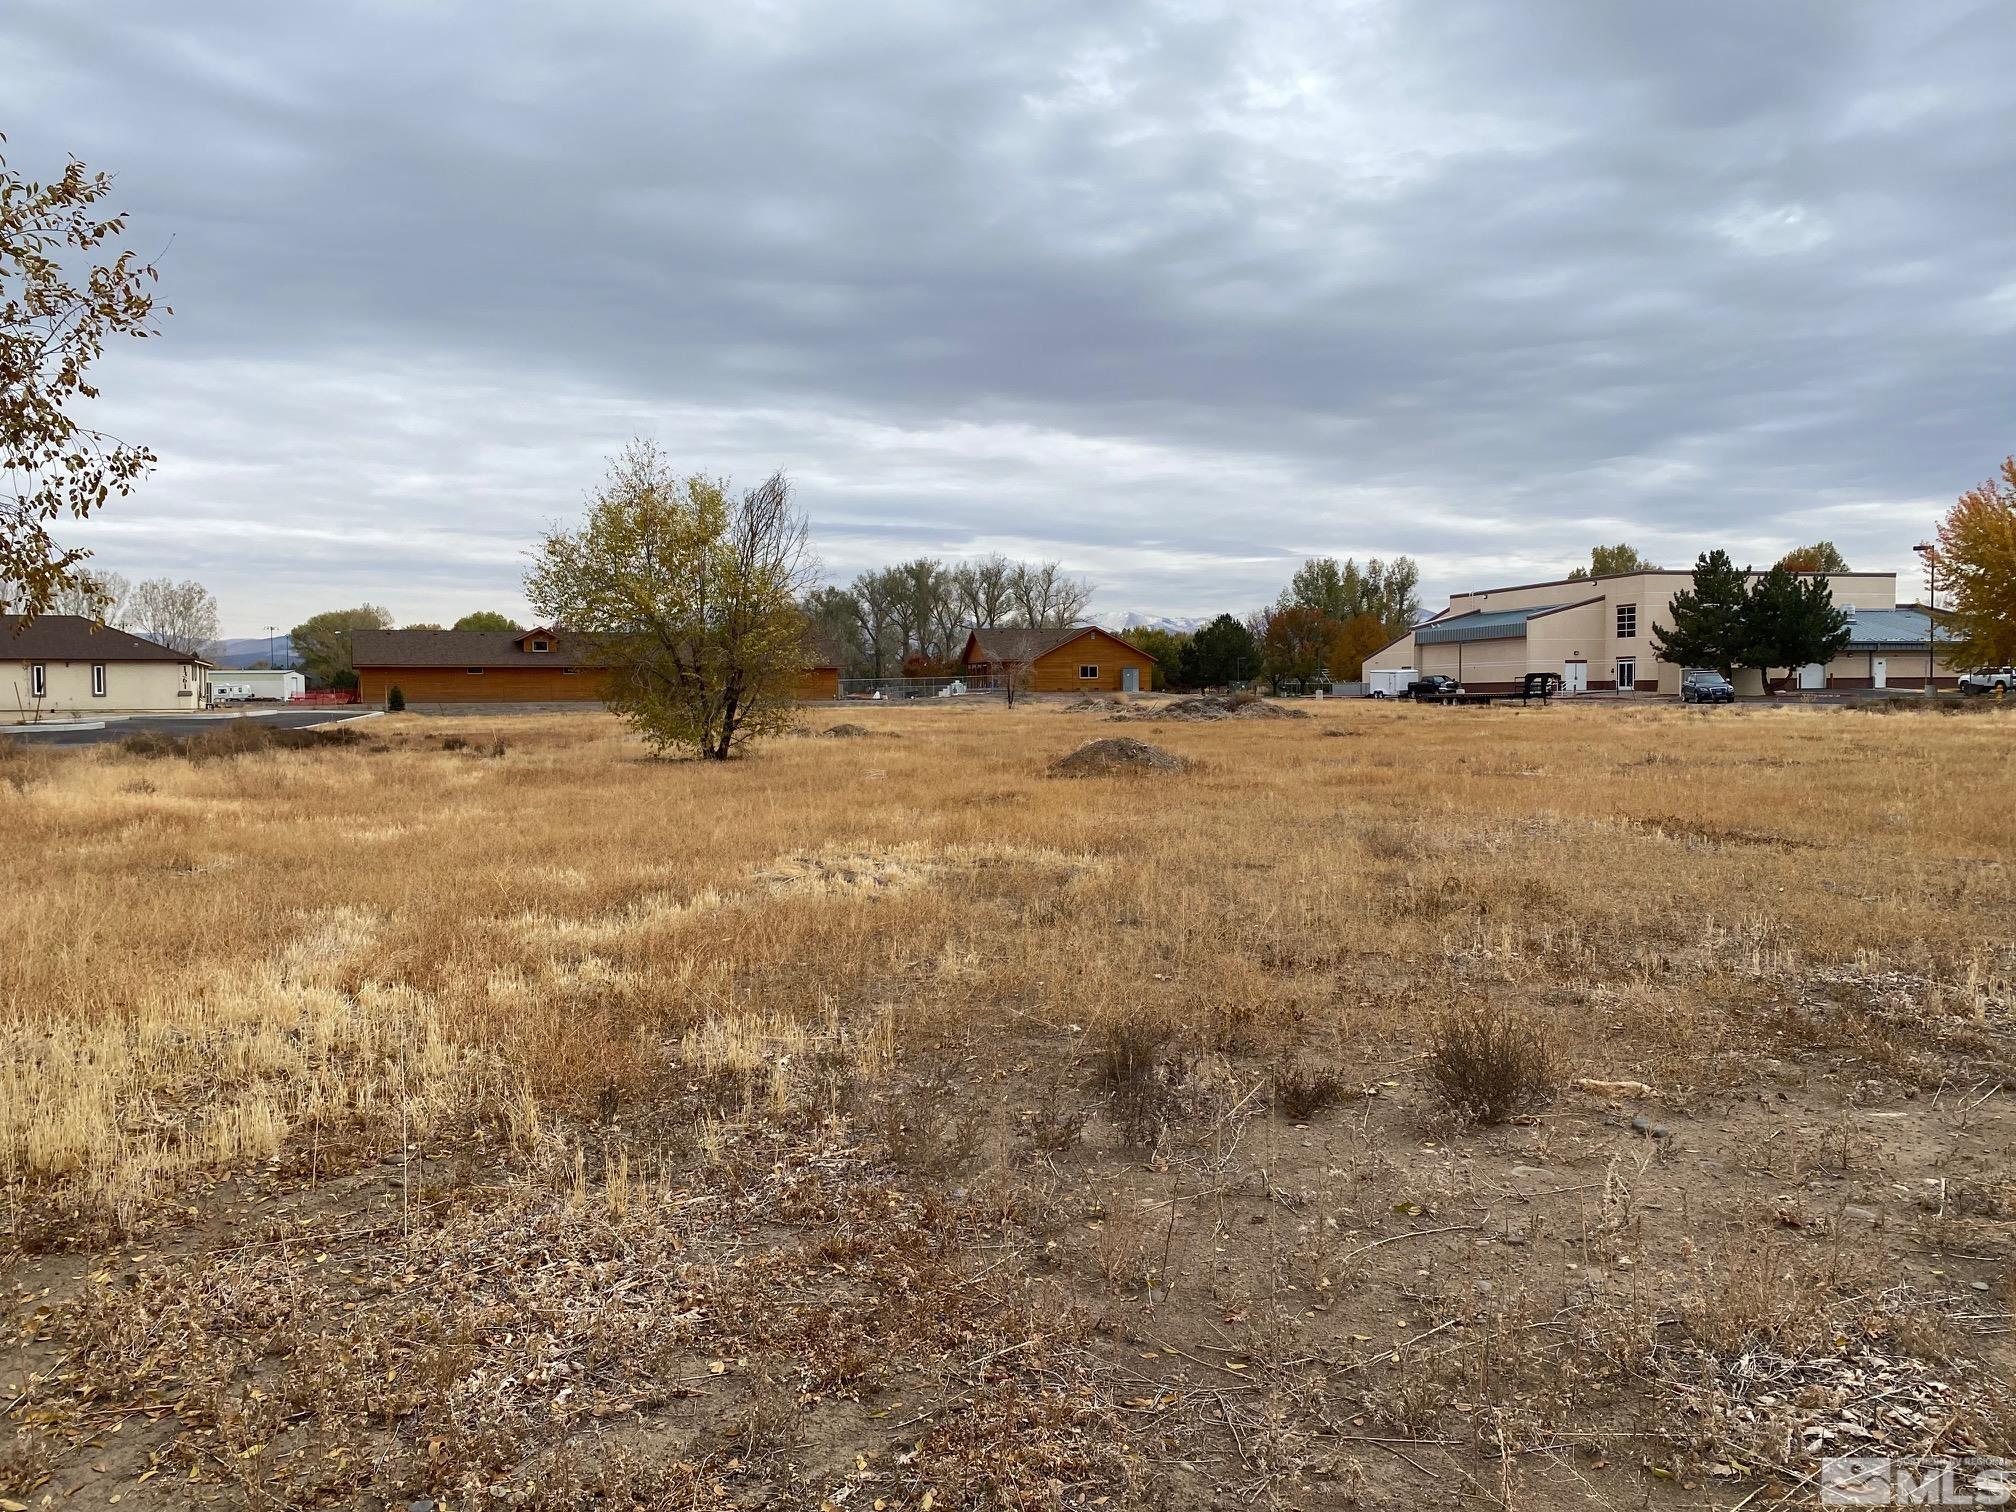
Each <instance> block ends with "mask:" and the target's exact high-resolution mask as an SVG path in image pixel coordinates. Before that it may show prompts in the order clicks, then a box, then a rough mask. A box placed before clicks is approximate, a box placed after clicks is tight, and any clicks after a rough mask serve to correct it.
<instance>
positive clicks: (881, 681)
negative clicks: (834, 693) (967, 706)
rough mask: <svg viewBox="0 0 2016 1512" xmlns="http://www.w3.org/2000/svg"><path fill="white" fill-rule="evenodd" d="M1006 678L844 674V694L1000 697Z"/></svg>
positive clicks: (893, 698)
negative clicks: (855, 675)
mask: <svg viewBox="0 0 2016 1512" xmlns="http://www.w3.org/2000/svg"><path fill="white" fill-rule="evenodd" d="M1001 682H1002V680H1001V679H1000V678H998V677H990V676H987V675H985V674H980V675H976V676H971V677H968V676H960V677H843V678H841V679H840V698H841V700H842V702H845V701H846V700H848V699H855V700H862V699H868V700H873V701H875V702H900V701H903V700H907V699H913V698H1000V697H1002V696H1003V693H1004V689H1003V688H1002V685H1001Z"/></svg>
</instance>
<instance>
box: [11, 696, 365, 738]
mask: <svg viewBox="0 0 2016 1512" xmlns="http://www.w3.org/2000/svg"><path fill="white" fill-rule="evenodd" d="M369 712H370V710H368V709H360V708H357V707H356V706H355V705H344V704H337V705H335V706H334V707H330V708H322V709H274V710H272V711H270V712H265V713H256V714H255V713H246V714H241V715H237V716H235V717H237V718H240V719H256V720H258V721H259V722H260V723H261V724H268V725H275V726H278V727H279V728H280V729H283V730H304V729H306V728H308V727H309V726H310V725H320V724H336V723H339V722H340V721H342V720H345V719H355V718H357V717H358V716H359V715H360V714H367V713H369ZM223 722H224V721H223V720H222V719H218V718H208V719H206V718H199V717H196V716H192V715H188V714H136V715H134V716H133V717H131V718H130V719H108V720H107V721H106V722H105V728H104V729H102V730H66V729H63V728H62V727H61V726H55V725H44V726H40V727H36V726H18V725H17V726H5V725H0V736H6V735H13V736H15V737H17V738H18V739H19V740H20V742H21V743H22V744H23V745H38V746H88V745H103V744H105V743H106V742H107V741H111V740H122V739H124V738H125V737H126V736H128V735H137V734H139V733H140V732H141V731H143V730H156V731H159V732H160V733H162V734H164V735H198V734H201V733H202V732H203V731H205V730H214V729H216V728H217V727H218V726H219V725H221V724H222V723H223Z"/></svg>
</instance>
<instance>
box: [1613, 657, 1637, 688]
mask: <svg viewBox="0 0 2016 1512" xmlns="http://www.w3.org/2000/svg"><path fill="white" fill-rule="evenodd" d="M1637 687H1638V661H1637V658H1636V657H1631V656H1620V657H1618V658H1617V691H1618V692H1619V693H1631V692H1635V691H1636V690H1637Z"/></svg>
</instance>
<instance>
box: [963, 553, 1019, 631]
mask: <svg viewBox="0 0 2016 1512" xmlns="http://www.w3.org/2000/svg"><path fill="white" fill-rule="evenodd" d="M1014 573H1015V564H1014V563H1013V562H1011V561H1009V560H1008V559H1007V558H1006V557H1004V556H1002V555H1001V554H1000V553H999V552H996V553H994V554H993V555H991V556H984V557H980V558H978V559H977V560H975V561H971V562H961V563H960V564H959V565H958V566H957V567H955V568H953V570H952V591H953V594H954V595H955V597H956V598H957V600H958V605H959V613H960V616H961V618H962V619H963V620H964V622H965V623H966V624H967V625H969V626H979V625H998V624H1001V623H1002V622H1003V621H1004V620H1006V619H1007V617H1008V615H1009V613H1010V612H1011V611H1012V609H1013V608H1014V603H1015V598H1014V595H1013V593H1011V592H1010V590H1009V582H1010V580H1011V579H1012V578H1013V576H1014Z"/></svg>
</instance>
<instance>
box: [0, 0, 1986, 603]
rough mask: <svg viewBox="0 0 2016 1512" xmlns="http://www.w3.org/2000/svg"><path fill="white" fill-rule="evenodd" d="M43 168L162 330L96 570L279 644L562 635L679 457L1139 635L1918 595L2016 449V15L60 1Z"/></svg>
mask: <svg viewBox="0 0 2016 1512" xmlns="http://www.w3.org/2000/svg"><path fill="white" fill-rule="evenodd" d="M0 55H4V56H5V57H6V58H7V59H8V65H7V69H6V75H7V88H6V97H5V101H4V103H0V131H5V132H6V134H7V135H8V137H9V138H10V140H9V142H8V144H7V146H6V148H5V149H4V150H5V152H6V154H7V156H8V157H9V159H10V160H11V161H12V162H13V163H14V164H15V166H17V167H18V168H20V169H22V170H24V171H26V172H29V173H30V174H31V175H33V176H37V177H42V176H47V175H49V174H51V173H53V172H55V171H57V170H58V169H60V166H61V163H62V160H63V155H64V154H65V153H74V154H76V155H77V156H79V157H81V158H83V159H84V160H85V161H86V162H87V163H89V164H90V165H91V166H92V167H94V168H98V167H102V168H105V169H108V170H111V171H113V172H115V173H116V174H117V177H118V186H117V191H116V198H117V202H118V203H119V204H120V205H121V206H123V207H125V208H128V209H130V210H131V212H132V214H133V231H132V238H131V240H132V241H133V243H134V244H135V245H136V246H138V247H139V248H140V249H142V250H143V251H146V252H154V251H157V250H160V249H163V248H165V249H166V250H165V251H164V252H163V253H162V257H161V271H162V289H163V291H164V296H165V297H166V298H167V300H168V301H169V302H170V303H172V304H173V305H174V307H175V314H174V317H173V318H172V319H171V320H170V321H168V322H167V324H166V332H165V334H164V336H163V338H162V339H161V340H159V341H157V342H148V343H141V344H135V345H132V346H130V347H129V348H128V349H126V350H123V351H121V352H120V353H119V354H118V357H117V359H116V360H114V361H110V362H108V363H107V364H106V365H105V368H104V372H103V379H104V386H105V397H104V399H102V400H101V401H100V402H99V403H98V405H97V406H96V407H95V409H96V413H95V415H94V419H96V420H98V421H99V422H100V423H102V424H103V425H105V426H106V428H108V429H112V430H114V431H116V432H117V433H119V434H121V435H124V436H126V437H128V438H129V439H134V440H142V441H145V442H147V443H148V444H150V445H152V446H153V447H154V448H155V449H156V450H157V451H158V452H159V453H160V455H161V466H160V468H159V470H158V471H157V472H156V473H155V475H154V476H153V477H152V478H151V479H150V480H149V481H148V482H147V484H146V485H145V486H144V489H143V491H142V492H141V493H140V494H139V495H137V496H136V497H135V498H134V499H133V500H130V501H126V502H122V503H119V504H116V505H115V506H113V507H112V508H111V509H109V510H107V511H106V513H105V515H104V517H103V519H102V522H98V523H94V524H92V525H90V526H88V527H81V528H79V527H72V529H71V530H70V538H71V539H75V540H78V541H80V542H82V543H84V544H88V545H90V546H91V547H93V548H94V549H95V550H96V551H97V552H98V554H99V558H100V560H101V562H102V563H103V564H104V565H106V566H108V567H112V568H116V569H118V570H120V571H123V572H125V573H127V574H129V575H131V576H146V575H153V574H157V573H162V572H167V573H172V574H174V575H176V576H178V577H179V576H185V575H189V576H195V577H198V578H200V579H202V580H203V581H204V582H206V583H207V584H209V585H210V586H211V587H212V588H213V589H214V590H215V592H216V593H217V595H218V597H219V599H220V600H221V602H222V605H223V611H224V623H225V628H226V630H227V632H228V633H231V634H240V635H242V634H257V633H264V629H265V626H266V625H267V624H268V623H269V622H270V623H277V624H278V625H280V626H281V627H283V628H284V627H286V626H287V625H289V624H290V623H293V622H295V621H297V620H299V619H300V618H302V617H303V616H304V615H306V614H307V613H309V612H312V611H314V610H317V609H322V608H329V607H335V606H339V605H348V604H353V603H356V602H359V601H363V600H369V601H372V602H379V603H383V604H386V605H387V606H389V607H390V608H391V609H392V611H393V612H394V614H395V615H396V616H397V617H398V619H399V620H400V621H401V622H407V621H413V620H443V621H446V620H449V619H452V618H453V617H454V616H456V615H458V614H460V613H462V612H464V611H466V610H469V609H473V608H480V607H493V606H495V607H503V608H506V609H511V610H520V609H522V600H521V599H520V597H519V577H520V574H521V571H522V568H523V564H524V557H523V553H524V551H525V549H526V547H527V545H528V543H529V542H530V540H531V539H532V538H533V537H534V536H535V535H536V533H537V531H538V530H539V529H540V527H541V526H542V525H543V524H544V523H546V522H547V521H549V520H554V519H566V518H570V517H572V516H574V515H576V514H577V513H578V511H579V509H580V505H581V501H582V498H583V495H584V493H585V492H586V491H587V489H589V488H590V487H592V486H593V484H594V483H595V481H596V480H597V478H598V477H599V475H600V473H601V469H602V465H603V459H604V458H606V457H607V456H608V455H609V454H610V453H611V452H613V451H615V450H616V449H618V448H619V447H621V446H622V444H623V443H624V441H625V440H626V439H628V438H629V437H631V436H633V435H647V436H651V437H653V438H655V439H656V440H657V441H658V442H659V443H660V444H661V445H662V446H663V447H664V448H665V449H667V450H668V451H669V452H670V453H671V454H672V455H673V456H674V457H675V458H677V459H679V461H680V462H681V463H682V465H689V466H691V467H693V468H695V469H704V470H708V471H714V472H723V471H725V472H729V473H731V474H733V475H735V476H736V477H737V478H738V479H740V480H744V481H747V482H750V483H753V482H755V481H758V480H759V479H760V477H761V476H762V475H763V474H765V473H767V472H769V471H770V470H771V469H772V468H777V467H782V468H784V469H786V470H787V471H788V472H789V473H790V475H791V476H792V478H793V479H794V480H795V481H796V484H797V487H798V491H799V499H800V501H801V502H802V504H803V505H804V507H805V509H806V511H807V513H808V514H809V516H810V518H811V521H812V526H813V532H814V536H815V539H816V541H817V544H818V547H819V550H820V553H821V555H822V557H823V558H824V561H825V563H826V568H827V573H828V575H829V576H830V577H833V578H835V579H843V578H846V577H851V576H852V575H853V573H855V572H856V571H858V570H860V569H861V568H862V567H864V566H869V565H875V564H879V563H882V562H885V561H889V560H893V559H896V558H898V557H902V556H907V555H914V554H917V553H920V552H928V553H932V554H937V555H942V556H946V557H955V556H959V555H964V554H970V553H977V552H982V551H988V550H1000V551H1004V552H1008V553H1010V554H1024V555H1039V554H1040V555H1044V556H1057V557H1061V558H1063V559H1064V560H1065V561H1066V562H1067V563H1068V564H1070V565H1071V566H1072V567H1074V568H1076V569H1077V570H1079V571H1082V572H1084V573H1085V574H1087V575H1088V576H1090V577H1091V578H1092V579H1093V580H1094V581H1095V582H1096V583H1097V585H1098V590H1099V591H1098V596H1097V598H1096V599H1095V605H1094V607H1095V610H1096V611H1097V612H1099V613H1101V614H1118V613H1120V612H1122V611H1125V610H1130V609H1132V610H1142V611H1147V612H1156V613H1167V614H1181V615H1190V614H1202V613H1207V612H1214V611H1216V610H1219V609H1226V608H1229V609H1235V610H1245V609H1249V608H1252V607H1255V606H1256V605H1257V604H1259V603H1261V602H1263V601H1265V600H1266V599H1268V598H1271V597H1272V596H1273V594H1274V593H1275V592H1276V591H1277V590H1278V589H1279V587H1280V586H1281V584H1282V583H1283V582H1284V581H1285V580H1286V578H1287V576H1288V573H1289V572H1290V570H1292V568H1293V566H1294V565H1295V563H1296V562H1297V561H1298V560H1299V559H1300V558H1302V557H1304V556H1308V555H1317V554H1335V555H1338V556H1344V555H1357V556H1359V557H1365V556H1391V555H1395V554H1398V553H1406V554H1409V555H1411V556H1413V557H1415V558H1416V559H1418V560H1419V561H1420V563H1421V565H1422V569H1423V576H1424V580H1425V587H1426V589H1427V594H1426V597H1427V598H1428V600H1429V602H1430V605H1431V607H1432V606H1434V605H1436V604H1439V603H1440V602H1441V600H1442V598H1443V597H1444V596H1446V594H1447V593H1448V592H1449V591H1450V590H1451V589H1460V588H1464V587H1468V586H1477V585H1482V584H1488V583H1491V582H1503V581H1514V582H1516V581H1524V580H1529V579H1533V578H1537V577H1545V576H1550V575H1554V574H1556V573H1558V572H1560V571H1561V570H1564V569H1565V568H1567V567H1568V566H1569V565H1571V564H1572V563H1574V562H1575V561H1577V560H1580V559H1583V558H1585V557H1586V554H1587V549H1588V547H1589V546H1590V544H1591V543H1593V542H1596V541H1614V540H1629V541H1631V542H1632V543H1634V544H1636V545H1637V546H1639V547H1640V549H1641V550H1644V551H1645V552H1646V553H1647V554H1648V555H1650V556H1652V557H1653V558H1655V559H1656V560H1659V561H1662V562H1666V563H1678V564H1683V565H1684V564H1686V563H1690V562H1691V561H1692V559H1693V556H1694V554H1695V553H1696V552H1697V551H1699V550H1701V549H1704V548H1706V547H1711V546H1718V545H1719V546H1726V547H1728V548H1729V549H1730V550H1731V551H1732V553H1733V554H1734V555H1735V556H1736V558H1737V559H1738V560H1739V561H1742V560H1745V559H1754V560H1757V561H1759V562H1760V563H1761V562H1763V561H1766V560H1769V559H1770V558H1771V557H1772V556H1774V555H1775V554H1776V553H1778V552H1779V551H1781V550H1783V549H1784V548H1786V547H1789V546H1791V545H1794V544H1796V543H1799V542H1802V541H1807V540H1812V539H1815V538H1818V537H1831V538H1832V539H1833V540H1835V541H1836V542H1838V543H1839V544H1840V545H1841V547H1842V549H1843V550H1844V551H1845V552H1846V553H1847V555H1848V558H1849V560H1850V562H1851V564H1852V565H1854V566H1856V567H1866V568H1893V567H1894V568H1897V569H1899V570H1900V571H1902V572H1905V573H1908V574H1910V577H1909V579H1908V581H1901V580H1900V588H1903V589H1907V590H1908V591H1906V592H1905V593H1904V596H1906V597H1910V596H1913V595H1914V594H1915V591H1916V583H1917V579H1916V574H1915V567H1914V564H1913V559H1912V557H1911V552H1910V547H1911V546H1912V544H1913V543H1914V542H1916V541H1918V540H1920V539H1922V538H1923V537H1924V536H1925V534H1926V532H1927V531H1928V530H1929V528H1930V527H1931V525H1932V523H1933V521H1934V518H1935V516H1936V513H1937V511H1938V510H1939V509H1941V508H1942V507H1943V506H1944V505H1945V504H1947V503H1949V502H1950V501H1951V499H1952V497H1953V496H1954V495H1955V494H1956V493H1958V492H1959V491H1960V490H1961V489H1963V488H1965V487H1967V486H1969V485H1970V484H1972V483H1974V482H1977V481H1979V480H1980V479H1982V478H1984V477H1986V476H1987V475H1988V474H1989V473H1990V472H1991V471H1992V470H1993V468H1994V466H1995V465H1996V464H1997V463H1998V462H1999V461H2000V459H2001V458H2002V456H2003V455H2004V454H2005V453H2007V452H2009V451H2011V450H2016V404H2012V400H2016V383H2012V365H2011V357H2012V355H2016V92H2012V91H2011V90H2010V89H2009V87H2008V67H2009V62H2010V59H2011V57H2012V56H2016V7H2012V6H2010V5H2008V4H2006V3H2003V4H1990V3H1939V0H1913V3H1910V4H1904V3H1897V0H1884V3H1880V4H1876V3H1871V4H1856V3H1849V0H1808V3H1795V0H1771V3H1765V4H1759V3H1757V0H1708V3H1694V4H1688V5H1642V4H1620V3H1617V0H1586V3H1568V0H1562V3H1540V0H1530V3H1521V4H1516V5H1508V4H1505V3H1503V0H1437V3H1433V4H1422V3H1419V0H1412V3H1404V0H1403V3H1391V4H1386V3H1371V4H1350V5H1308V6H1304V5H1297V4H1284V3H1259V4H1255V3H1252V0H1232V3H1227V4H1222V5H1221V4H1171V5H1143V4H1133V3H1128V0H1112V3H1099V4H1087V3H1085V0H1018V3H1015V4H998V3H995V4H984V5H983V4H973V5H957V4H940V5H927V4H881V3H877V0H849V3H841V0H829V3H826V4H821V5H810V4H806V5H798V4H791V3H772V0H737V3H733V4H727V5H722V4H708V5H704V6H703V5H698V4H694V5H685V4H679V3H670V0H635V3H629V4H619V3H587V4H581V5H570V6H559V5H553V4H546V3H542V4H537V5H532V4H506V3H500V0H480V3H479V0H466V3H453V0H431V3H428V0H398V3H386V4H378V5H374V4H344V3H340V0H338V3H331V4H324V5H273V4H271V3H269V0H256V3H255V0H246V3H232V0H177V3H176V4H174V5H170V6H164V5H161V4H159V3H158V0H92V3H90V4H88V5H85V4H77V3H74V0H7V3H6V4H5V6H4V7H0Z"/></svg>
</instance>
